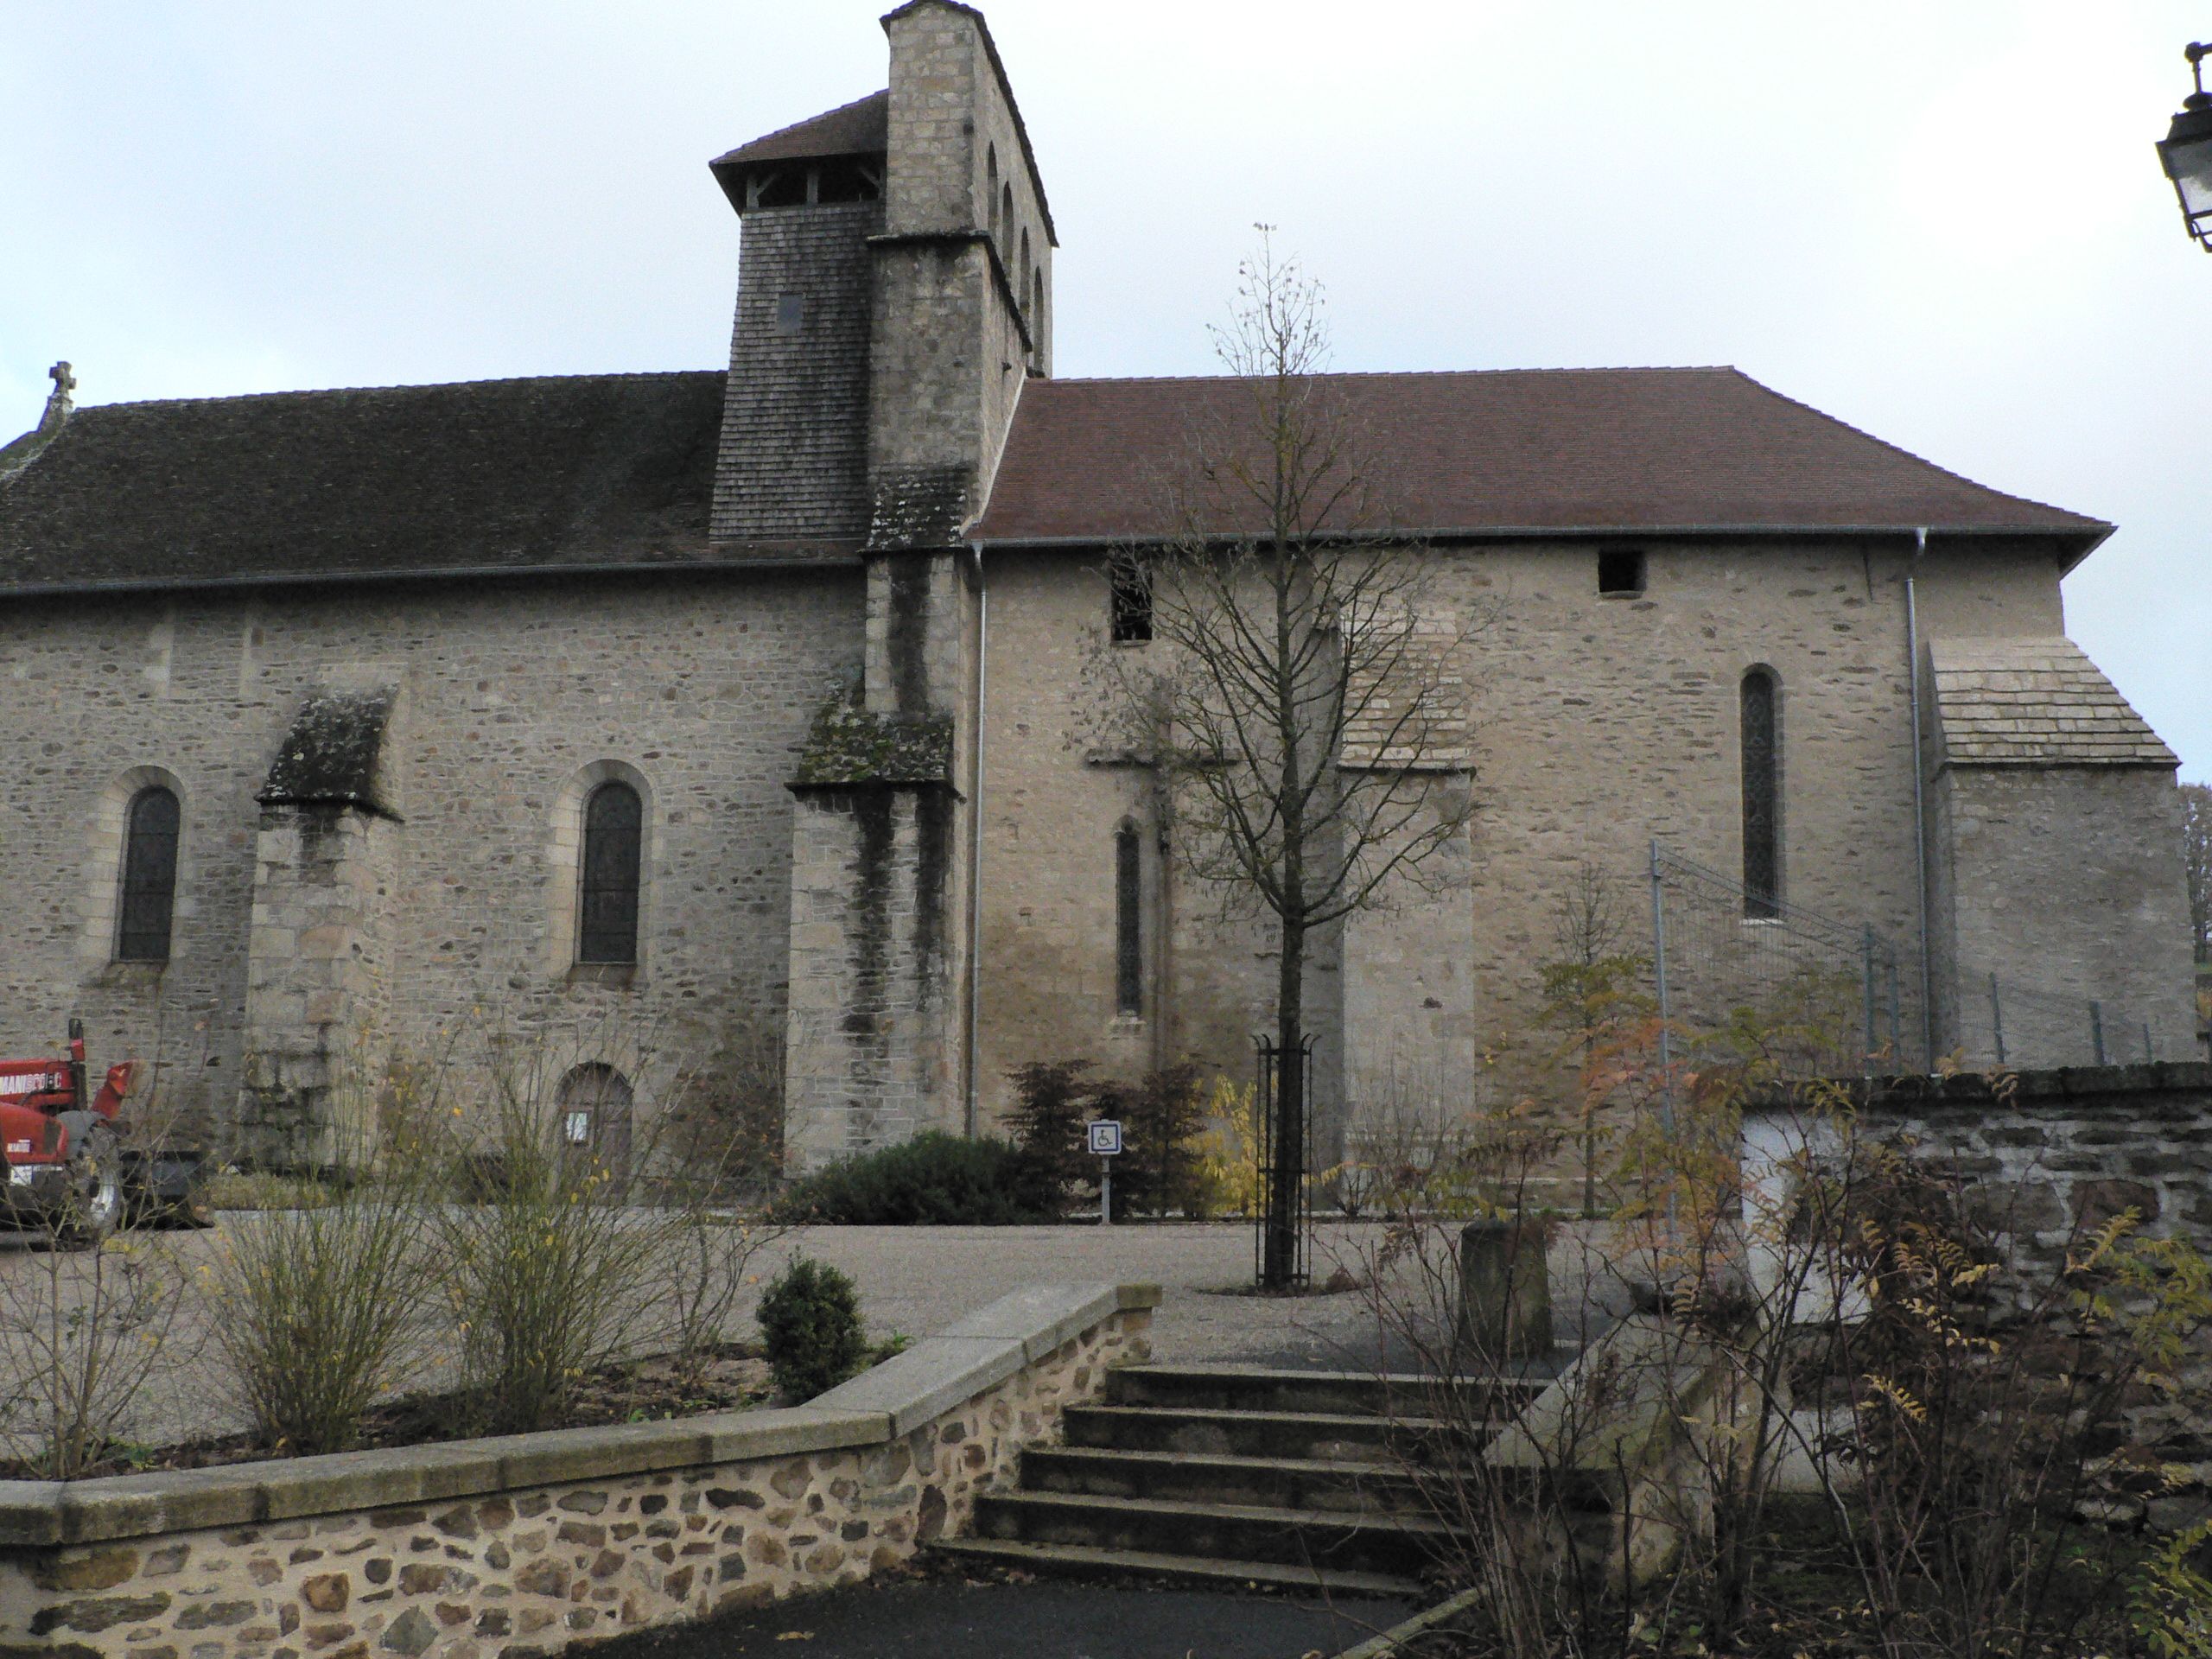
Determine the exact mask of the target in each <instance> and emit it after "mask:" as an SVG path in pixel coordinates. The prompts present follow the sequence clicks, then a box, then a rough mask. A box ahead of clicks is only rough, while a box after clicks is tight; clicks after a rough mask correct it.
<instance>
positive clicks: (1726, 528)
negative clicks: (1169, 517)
mask: <svg viewBox="0 0 2212 1659" xmlns="http://www.w3.org/2000/svg"><path fill="white" fill-rule="evenodd" d="M1921 528H1923V527H1922V526H1918V525H1913V524H1480V525H1473V524H1465V525H1446V526H1440V527H1432V528H1414V527H1409V526H1399V527H1396V528H1393V529H1387V530H1353V531H1332V532H1330V533H1329V534H1328V536H1327V537H1326V539H1328V540H1331V541H1342V542H1396V541H1408V540H1411V541H1429V542H1446V541H1449V542H1484V541H1501V542H1503V541H1543V540H1559V539H1565V538H1567V537H1573V538H1577V539H1581V538H1586V537H1611V538H1614V539H1621V540H1635V539H1637V538H1639V537H1662V536H1663V537H1679V538H1684V539H1695V538H1700V537H1715V536H1726V537H1790V538H1793V539H1797V538H1834V537H1844V536H1879V537H1891V536H1896V535H1899V534H1909V533H1911V532H1913V531H1916V530H1919V529H1921ZM1927 528H1930V529H1933V528H1939V526H1928V527H1927ZM1940 528H1941V529H1942V531H1943V534H1944V535H1946V536H1953V537H1958V536H1976V537H2031V538H2035V539H2038V540H2044V541H2075V540H2079V539H2081V538H2083V537H2088V541H2087V543H2086V545H2084V546H2083V547H2082V551H2081V553H2080V555H2079V556H2077V557H2076V559H2075V563H2079V562H2080V560H2081V559H2082V558H2086V557H2088V556H2089V555H2090V554H2091V553H2093V552H2094V551H2095V550H2097V549H2098V548H2100V547H2101V546H2102V545H2103V544H2104V543H2105V542H2106V541H2107V539H2109V538H2110V537H2111V536H2112V535H2113V532H2114V531H2116V530H2117V529H2118V528H2119V526H2118V525H2116V524H2100V525H2098V526H2096V527H2095V529H2094V533H2093V532H2092V530H2091V529H2090V528H2089V527H2088V526H2083V527H2082V528H2079V529H2073V530H2065V529H2051V528H2044V529H2036V528H2033V527H2031V526H2021V525H2005V524H1961V525H1942V526H1940ZM1177 539H1179V537H1177V535H1176V533H1175V532H1173V531H1136V530H1129V531H1116V532H1114V533H1111V534H1103V535H1085V536H991V537H980V538H978V542H977V544H978V545H981V546H983V547H988V548H993V549H999V550H1007V551H1013V550H1019V549H1026V548H1040V549H1041V548H1111V547H1118V546H1122V545H1124V544H1126V543H1131V542H1139V543H1147V542H1162V541H1173V540H1177ZM1266 539H1267V537H1265V536H1264V535H1262V534H1260V533H1259V532H1257V531H1251V532H1237V533H1233V534H1232V533H1230V532H1225V531H1224V532H1223V533H1220V534H1217V535H1210V536H1207V537H1205V542H1206V543H1207V545H1209V546H1215V547H1237V546H1249V545H1252V544H1255V543H1260V542H1263V541H1265V540H1266ZM2068 568H2069V569H2071V568H2072V567H2071V566H2069V567H2068Z"/></svg>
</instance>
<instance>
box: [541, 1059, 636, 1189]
mask: <svg viewBox="0 0 2212 1659" xmlns="http://www.w3.org/2000/svg"><path fill="white" fill-rule="evenodd" d="M631 1099H632V1096H631V1090H630V1080H629V1079H628V1078H627V1077H624V1076H623V1075H622V1074H621V1073H620V1071H616V1070H615V1069H614V1068H613V1066H611V1065H601V1064H600V1063H599V1062H597V1061H594V1062H592V1063H591V1064H589V1065H580V1066H578V1067H576V1068H575V1071H571V1072H569V1075H568V1076H567V1077H563V1078H562V1079H561V1087H560V1090H559V1091H558V1093H557V1095H556V1104H557V1106H558V1117H557V1121H556V1124H555V1126H554V1127H555V1132H556V1134H557V1135H559V1136H560V1139H561V1150H562V1154H563V1156H564V1157H567V1158H570V1159H573V1160H576V1161H578V1162H580V1163H588V1164H590V1165H592V1166H595V1167H597V1168H600V1169H603V1170H605V1171H606V1172H607V1176H608V1177H609V1178H610V1179H611V1180H612V1181H613V1185H614V1189H615V1191H616V1192H621V1191H623V1190H624V1189H625V1188H626V1187H627V1186H628V1185H629V1182H630V1108H631Z"/></svg>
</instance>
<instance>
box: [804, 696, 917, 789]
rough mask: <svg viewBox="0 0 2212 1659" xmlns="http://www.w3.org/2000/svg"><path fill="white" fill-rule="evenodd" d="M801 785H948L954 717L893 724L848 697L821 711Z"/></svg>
mask: <svg viewBox="0 0 2212 1659" xmlns="http://www.w3.org/2000/svg"><path fill="white" fill-rule="evenodd" d="M791 781H792V782H793V783H794V784H799V785H838V784H949V783H950V782H951V781H952V719H951V716H950V715H925V716H922V717H920V718H918V719H905V720H898V719H891V718H887V717H886V716H883V715H872V714H870V713H869V712H868V710H867V709H863V708H862V707H861V705H860V703H859V702H858V701H857V700H855V697H854V696H853V695H852V693H851V692H849V691H840V692H838V693H837V694H836V696H832V697H831V698H830V699H829V702H825V703H823V705H822V707H821V708H820V709H818V710H817V711H816V713H815V716H814V723H813V725H812V726H811V727H810V728H809V729H808V732H807V734H806V747H805V748H804V749H803V750H801V751H800V753H799V761H798V775H797V776H796V777H795V778H793V779H792V780H791Z"/></svg>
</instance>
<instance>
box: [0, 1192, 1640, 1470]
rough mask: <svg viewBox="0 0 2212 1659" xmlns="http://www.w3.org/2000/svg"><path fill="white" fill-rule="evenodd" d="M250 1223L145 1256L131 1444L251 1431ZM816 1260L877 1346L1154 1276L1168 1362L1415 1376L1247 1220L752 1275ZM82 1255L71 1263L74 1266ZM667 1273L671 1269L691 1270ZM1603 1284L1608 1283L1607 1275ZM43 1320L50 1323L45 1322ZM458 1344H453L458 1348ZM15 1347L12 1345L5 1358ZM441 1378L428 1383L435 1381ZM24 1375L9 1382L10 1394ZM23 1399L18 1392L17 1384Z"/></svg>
mask: <svg viewBox="0 0 2212 1659" xmlns="http://www.w3.org/2000/svg"><path fill="white" fill-rule="evenodd" d="M251 1224H253V1223H252V1219H251V1217H240V1216H236V1215H226V1216H225V1217H221V1219H220V1222H219V1224H218V1225H217V1226H216V1227H214V1228H212V1229H209V1230H206V1231H202V1232H197V1233H193V1232H171V1233H158V1234H154V1235H151V1236H143V1243H142V1245H141V1246H139V1248H150V1249H158V1250H162V1251H173V1252H175V1255H176V1256H177V1257H178V1259H179V1262H180V1264H181V1266H182V1267H183V1268H185V1270H186V1272H187V1274H188V1276H189V1278H190V1281H191V1282H192V1285H193V1289H192V1290H191V1292H190V1293H189V1298H190V1300H189V1301H188V1306H186V1308H185V1309H184V1310H183V1312H182V1314H181V1317H180V1318H179V1319H178V1320H177V1322H176V1324H175V1328H174V1330H173V1331H172V1332H171V1334H170V1336H169V1338H168V1341H167V1343H166V1344H165V1346H164V1350H163V1363H162V1368H161V1370H159V1372H158V1373H157V1375H156V1376H154V1377H152V1378H150V1379H149V1385H148V1386H146V1387H144V1388H143V1389H139V1390H138V1392H137V1397H136V1398H134V1399H133V1401H132V1402H131V1405H130V1411H129V1413H128V1414H127V1415H126V1416H125V1418H124V1421H122V1423H121V1424H120V1425H119V1426H118V1427H119V1431H120V1433H122V1434H123V1435H124V1436H125V1437H126V1438H129V1439H133V1440H141V1441H143V1442H146V1443H149V1444H158V1443H161V1442H162V1441H164V1440H175V1439H178V1438H182V1437H188V1436H190V1435H194V1434H198V1433H210V1432H222V1431H225V1430H228V1429H230V1428H233V1427H243V1426H244V1420H243V1418H242V1416H241V1414H239V1413H238V1409H237V1408H236V1405H235V1403H234V1402H232V1400H230V1399H229V1398H227V1397H226V1395H227V1390H226V1387H225V1384H224V1378H223V1374H222V1371H221V1369H220V1367H219V1364H218V1363H217V1361H216V1357H215V1355H214V1353H213V1349H212V1347H211V1345H210V1344H209V1343H208V1341H207V1332H208V1331H209V1330H210V1329H211V1328H212V1327H213V1325H214V1322H215V1321H217V1320H219V1319H221V1318H222V1317H223V1310H222V1309H221V1308H220V1307H219V1306H215V1305H214V1304H213V1300H212V1298H213V1281H212V1277H211V1275H209V1274H207V1272H206V1271H205V1269H206V1268H207V1267H208V1265H209V1264H210V1263H212V1262H213V1261H214V1260H215V1259H216V1257H217V1255H218V1254H219V1252H221V1251H222V1250H224V1249H226V1238H227V1236H228V1235H229V1234H230V1232H231V1231H232V1230H234V1229H236V1228H238V1227H241V1226H250V1225H251ZM1383 1237H1384V1230H1383V1227H1382V1226H1381V1225H1380V1224H1371V1223H1356V1224H1346V1223H1338V1224H1326V1225H1324V1226H1323V1227H1322V1228H1321V1229H1320V1230H1319V1235H1318V1236H1317V1239H1316V1243H1315V1245H1314V1251H1313V1276H1314V1278H1315V1280H1316V1281H1323V1282H1325V1281H1327V1279H1328V1278H1329V1276H1330V1274H1332V1271H1333V1270H1334V1269H1335V1268H1337V1267H1338V1266H1339V1265H1344V1266H1347V1267H1349V1268H1351V1270H1352V1272H1353V1274H1354V1276H1355V1277H1357V1278H1361V1279H1365V1278H1367V1277H1368V1276H1369V1275H1370V1269H1371V1268H1372V1265H1373V1262H1374V1258H1375V1256H1376V1252H1377V1251H1378V1250H1379V1249H1381V1247H1382V1245H1383ZM801 1251H804V1253H806V1254H807V1255H813V1256H817V1257H818V1258H820V1259H821V1260H823V1261H825V1262H830V1263H833V1264H834V1265H836V1266H837V1267H839V1268H843V1269H844V1270H845V1271H846V1272H847V1273H849V1274H851V1275H852V1278H853V1280H854V1282H855V1284H856V1285H857V1286H858V1287H859V1289H860V1294H861V1308H862V1311H863V1313H864V1314H865V1315H866V1317H867V1319H868V1325H869V1328H870V1330H871V1331H872V1332H874V1334H875V1335H876V1336H878V1337H885V1336H888V1335H889V1334H891V1333H892V1332H894V1331H896V1332H905V1333H906V1334H907V1335H908V1336H911V1337H923V1336H927V1335H928V1334H930V1333H931V1332H934V1331H938V1330H941V1329H943V1328H944V1326H945V1325H949V1324H950V1323H951V1322H952V1321H953V1320H954V1319H957V1318H959V1317H960V1316H961V1315H962V1314H963V1313H967V1312H969V1310H971V1309H973V1308H976V1307H979V1306H982V1304H984V1303H986V1302H988V1301H990V1300H993V1299H994V1298H995V1297H999V1296H1001V1295H1004V1294H1006V1293H1007V1292H1008V1291H1011V1290H1014V1289H1017V1288H1019V1287H1021V1286H1024V1285H1029V1284H1035V1283H1039V1282H1040V1281H1082V1280H1108V1281H1150V1282H1154V1283H1157V1284H1159V1285H1160V1286H1161V1287H1162V1288H1163V1290H1164V1292H1165V1300H1164V1301H1163V1302H1162V1303H1161V1305H1160V1310H1159V1312H1158V1313H1157V1314H1156V1315H1155V1316H1154V1325H1153V1346H1154V1351H1155V1353H1156V1354H1157V1355H1158V1357H1160V1358H1161V1359H1163V1360H1167V1361H1202V1360H1242V1361H1246V1362H1249V1363H1261V1364H1269V1365H1286V1366H1304V1367H1318V1368H1322V1369H1328V1370H1372V1369H1375V1368H1376V1366H1377V1364H1378V1363H1380V1364H1383V1365H1386V1366H1388V1367H1389V1369H1392V1370H1405V1369H1410V1368H1411V1367H1412V1365H1413V1363H1414V1359H1413V1358H1412V1357H1411V1356H1410V1354H1409V1351H1408V1349H1407V1347H1406V1345H1405V1344H1403V1343H1402V1341H1389V1340H1385V1339H1384V1338H1383V1333H1382V1332H1381V1329H1380V1325H1379V1324H1378V1320H1377V1319H1376V1306H1375V1301H1374V1299H1373V1297H1372V1295H1371V1294H1370V1293H1369V1292H1367V1291H1365V1290H1362V1289H1354V1290H1348V1291H1344V1292H1339V1293H1338V1294H1317V1295H1309V1296H1302V1297H1297V1298H1290V1299H1284V1298H1276V1297H1262V1296H1255V1295H1254V1294H1251V1291H1250V1287H1251V1281H1252V1232H1251V1229H1250V1226H1249V1224H1245V1223H1228V1222H1224V1223H1212V1224H1128V1225H1123V1226H1118V1227H1112V1228H1102V1227H1097V1226H1095V1225H1089V1226H1086V1225H1064V1226H1058V1227H817V1228H809V1229H806V1230H803V1231H801V1232H798V1233H795V1234H792V1235H791V1236H787V1237H785V1238H783V1239H780V1240H779V1241H778V1242H777V1243H775V1244H774V1245H772V1247H770V1248H769V1249H766V1250H765V1251H763V1252H762V1254H761V1255H760V1257H759V1258H758V1259H756V1260H755V1261H754V1262H753V1264H752V1270H753V1274H756V1275H757V1276H758V1278H759V1279H760V1281H764V1282H765V1281H766V1280H767V1279H768V1278H770V1277H772V1275H773V1274H774V1273H775V1271H776V1270H777V1268H779V1267H780V1266H781V1265H782V1262H783V1261H784V1260H785V1258H787V1257H789V1256H790V1255H794V1254H797V1253H798V1252H801ZM1583 1254H1584V1253H1583V1251H1582V1249H1581V1247H1580V1238H1579V1237H1578V1236H1577V1235H1576V1231H1575V1230H1567V1233H1566V1234H1565V1236H1562V1238H1561V1240H1560V1243H1558V1244H1556V1245H1555V1246H1554V1250H1553V1253H1552V1277H1553V1285H1554V1293H1553V1294H1554V1306H1555V1307H1556V1308H1557V1309H1558V1310H1559V1319H1558V1323H1559V1328H1560V1336H1561V1338H1562V1340H1567V1341H1573V1340H1575V1339H1576V1336H1575V1333H1576V1330H1577V1323H1578V1319H1580V1318H1582V1317H1584V1316H1583V1315H1581V1314H1580V1313H1577V1312H1576V1311H1575V1310H1577V1309H1583V1308H1587V1309H1590V1310H1593V1311H1594V1312H1595V1313H1598V1314H1599V1316H1603V1315H1604V1314H1605V1313H1618V1312H1619V1311H1621V1309H1622V1307H1624V1306H1625V1296H1624V1294H1621V1293H1620V1292H1619V1290H1618V1287H1605V1286H1603V1285H1599V1286H1598V1287H1596V1288H1592V1283H1591V1282H1590V1281H1592V1277H1593V1276H1592V1274H1590V1273H1589V1272H1588V1271H1587V1270H1586V1268H1584V1266H1583V1265H1582V1261H1583ZM85 1260H86V1258H83V1257H78V1258H73V1260H72V1261H71V1262H67V1263H64V1264H61V1265H63V1266H65V1267H67V1268H71V1269H75V1268H77V1267H78V1266H79V1265H80V1264H81V1263H82V1262H84V1261H85ZM53 1265H55V1264H54V1263H51V1262H48V1260H47V1259H46V1257H45V1255H44V1253H43V1252H42V1251H40V1250H35V1249H28V1248H26V1246H25V1244H24V1243H23V1242H22V1239H21V1238H20V1236H13V1235H6V1234H0V1325H19V1324H20V1322H22V1321H23V1320H24V1319H26V1318H27V1317H30V1316H35V1314H36V1312H37V1304H38V1302H39V1301H40V1300H41V1298H40V1296H39V1294H37V1293H38V1290H39V1287H40V1285H41V1281H42V1275H43V1274H44V1272H45V1269H46V1268H48V1267H49V1266H53ZM682 1270H683V1268H681V1266H680V1265H679V1264H677V1263H675V1262H671V1264H670V1265H669V1268H668V1271H671V1272H675V1271H682ZM1599 1276H1600V1277H1601V1276H1602V1275H1599ZM1393 1282H1394V1294H1395V1295H1396V1296H1397V1297H1398V1299H1399V1300H1400V1305H1401V1306H1404V1305H1405V1303H1407V1302H1408V1301H1412V1302H1419V1303H1426V1304H1434V1303H1436V1302H1438V1301H1439V1300H1440V1297H1441V1294H1442V1293H1441V1290H1440V1287H1439V1286H1437V1285H1436V1284H1434V1283H1433V1282H1424V1281H1422V1280H1421V1276H1420V1272H1419V1268H1418V1264H1416V1265H1414V1266H1413V1267H1408V1266H1407V1265H1406V1264H1404V1263H1401V1264H1400V1266H1399V1267H1398V1268H1397V1269H1396V1276H1395V1281H1393ZM758 1297H759V1287H758V1286H757V1285H756V1286H753V1287H749V1288H748V1289H747V1292H746V1293H745V1294H744V1295H743V1296H742V1297H741V1299H740V1300H739V1302H738V1303H737V1305H736V1306H735V1308H734V1317H733V1319H732V1321H731V1325H730V1330H729V1334H730V1335H731V1336H733V1337H734V1338H740V1339H743V1338H750V1337H751V1336H753V1334H754V1326H753V1307H754V1305H755V1303H756V1302H757V1300H758ZM40 1322H41V1323H43V1321H42V1320H41V1321H40ZM0 1351H4V1347H0ZM447 1351H450V1345H449V1344H448V1345H447ZM438 1380H439V1379H438V1378H437V1377H436V1376H430V1377H428V1378H426V1379H425V1381H426V1382H428V1383H432V1384H435V1383H436V1382H437V1381H438ZM9 1382H12V1379H0V1384H4V1383H9ZM10 1392H11V1394H12V1395H14V1397H15V1398H16V1400H17V1401H18V1402H21V1400H22V1397H23V1396H22V1392H21V1390H20V1389H11V1390H10Z"/></svg>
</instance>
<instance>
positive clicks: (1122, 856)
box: [1114, 823, 1144, 1020]
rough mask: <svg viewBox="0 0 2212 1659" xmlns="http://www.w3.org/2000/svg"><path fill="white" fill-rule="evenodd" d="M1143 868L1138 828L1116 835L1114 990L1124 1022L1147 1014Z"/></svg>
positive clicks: (1130, 827) (1130, 826)
mask: <svg viewBox="0 0 2212 1659" xmlns="http://www.w3.org/2000/svg"><path fill="white" fill-rule="evenodd" d="M1143 903H1144V881H1143V866H1142V863H1141V861H1140V858H1139V843H1138V841H1137V827H1136V825H1135V824H1133V823H1125V824H1123V825H1122V827H1121V828H1120V829H1116V831H1115V832H1114V986H1115V995H1116V1007H1117V1008H1118V1009H1119V1011H1120V1013H1121V1014H1122V1018H1124V1019H1128V1020H1134V1019H1136V1018H1138V1017H1139V1016H1140V1015H1141V1014H1143V1013H1144V923H1143V913H1142V906H1143Z"/></svg>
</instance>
